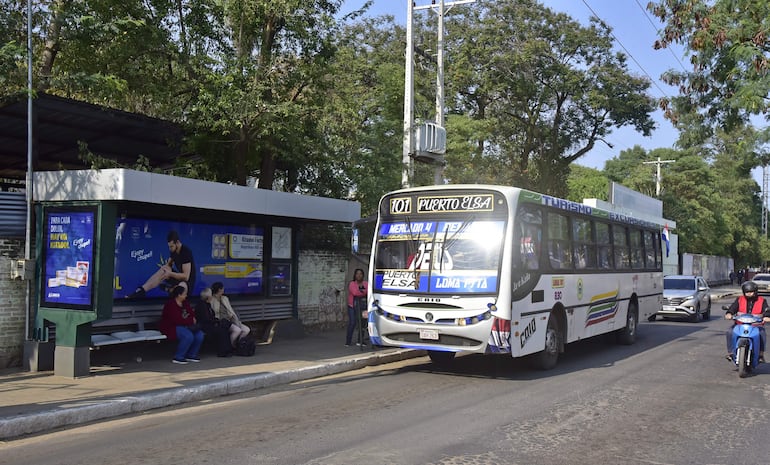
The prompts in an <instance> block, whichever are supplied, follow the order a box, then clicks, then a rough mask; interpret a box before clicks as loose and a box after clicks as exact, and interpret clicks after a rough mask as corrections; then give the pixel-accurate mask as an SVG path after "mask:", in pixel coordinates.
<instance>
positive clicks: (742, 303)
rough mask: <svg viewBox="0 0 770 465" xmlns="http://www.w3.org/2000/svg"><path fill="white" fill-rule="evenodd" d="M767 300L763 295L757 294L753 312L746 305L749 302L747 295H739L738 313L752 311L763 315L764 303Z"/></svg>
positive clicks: (752, 308)
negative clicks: (747, 309)
mask: <svg viewBox="0 0 770 465" xmlns="http://www.w3.org/2000/svg"><path fill="white" fill-rule="evenodd" d="M764 302H765V299H763V298H762V297H759V296H757V300H755V301H754V305H752V306H751V312H747V311H746V306H747V304H748V303H749V301H748V299H747V298H746V296H740V297H738V313H751V314H753V315H761V314H762V304H763V303H764Z"/></svg>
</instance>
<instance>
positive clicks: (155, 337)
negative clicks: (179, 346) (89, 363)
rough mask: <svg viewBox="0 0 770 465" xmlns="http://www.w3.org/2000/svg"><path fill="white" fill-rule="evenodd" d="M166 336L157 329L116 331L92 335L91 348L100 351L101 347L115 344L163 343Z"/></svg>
mask: <svg viewBox="0 0 770 465" xmlns="http://www.w3.org/2000/svg"><path fill="white" fill-rule="evenodd" d="M164 339H166V335H165V334H163V333H161V332H160V331H158V330H155V329H146V330H144V331H115V332H113V333H110V334H92V335H91V347H93V348H96V349H98V348H99V347H101V346H109V345H113V344H125V343H127V342H139V341H162V340H164Z"/></svg>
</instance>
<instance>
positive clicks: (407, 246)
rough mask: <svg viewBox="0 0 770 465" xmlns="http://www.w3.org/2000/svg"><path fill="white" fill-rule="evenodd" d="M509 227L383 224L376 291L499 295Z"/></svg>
mask: <svg viewBox="0 0 770 465" xmlns="http://www.w3.org/2000/svg"><path fill="white" fill-rule="evenodd" d="M504 231H505V221H502V220H497V221H489V220H483V221H482V220H474V219H473V217H472V216H471V217H469V218H466V219H464V220H463V219H461V220H457V221H448V220H436V221H426V220H424V219H423V218H421V221H414V222H413V221H410V220H409V218H399V221H398V222H383V223H381V224H380V227H379V230H378V231H377V243H376V246H375V247H376V250H375V276H374V288H375V290H377V291H392V292H398V293H426V292H431V293H446V294H468V293H470V294H475V293H482V294H483V293H494V292H497V287H498V276H499V265H500V257H501V254H502V243H503V235H504V234H503V233H504Z"/></svg>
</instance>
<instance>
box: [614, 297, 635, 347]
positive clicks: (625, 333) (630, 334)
mask: <svg viewBox="0 0 770 465" xmlns="http://www.w3.org/2000/svg"><path fill="white" fill-rule="evenodd" d="M638 322H639V310H638V309H637V308H636V304H635V303H634V302H631V303H630V304H629V305H628V313H627V314H626V327H625V328H621V329H619V330H618V331H617V332H616V333H615V338H616V340H617V341H618V344H622V345H624V346H630V345H631V344H633V343H634V342H635V341H636V329H637V323H638Z"/></svg>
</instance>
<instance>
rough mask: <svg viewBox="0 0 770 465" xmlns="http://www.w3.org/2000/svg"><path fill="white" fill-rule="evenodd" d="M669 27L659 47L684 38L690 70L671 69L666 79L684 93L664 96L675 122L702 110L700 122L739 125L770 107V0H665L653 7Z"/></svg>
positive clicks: (727, 126)
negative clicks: (671, 97) (767, 0)
mask: <svg viewBox="0 0 770 465" xmlns="http://www.w3.org/2000/svg"><path fill="white" fill-rule="evenodd" d="M648 8H649V9H650V11H652V12H653V13H654V14H655V15H656V16H657V17H658V18H660V19H661V21H663V23H664V24H665V27H664V29H663V31H662V33H661V37H660V40H658V41H657V42H656V44H655V46H656V48H663V47H667V46H669V45H671V44H674V43H676V44H682V45H683V46H684V47H685V49H686V50H687V51H688V52H689V54H690V62H691V64H692V66H693V68H692V70H690V71H685V70H683V71H678V70H671V71H669V72H668V73H667V74H666V75H665V76H664V79H665V80H667V81H668V82H669V83H671V84H673V85H677V86H679V89H680V95H679V96H678V97H676V98H674V99H672V101H670V102H669V101H664V102H663V105H664V108H665V109H666V115H667V116H668V117H669V118H671V119H672V121H674V122H679V120H680V118H681V117H682V116H686V115H688V114H691V113H697V114H698V121H700V122H701V123H702V124H701V126H700V127H701V128H702V129H705V130H706V133H709V132H710V129H711V128H715V127H720V126H721V127H723V128H725V129H726V130H728V131H729V130H731V129H733V128H736V127H739V126H741V125H743V124H744V123H746V122H747V121H748V118H749V117H750V116H751V115H764V116H765V118H766V119H767V117H768V109H770V100H769V99H768V94H770V74H768V73H769V72H770V66H769V65H768V58H769V57H770V38H769V37H768V30H769V29H770V3H768V2H764V1H755V0H715V1H705V0H664V1H660V2H650V4H649V7H648Z"/></svg>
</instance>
